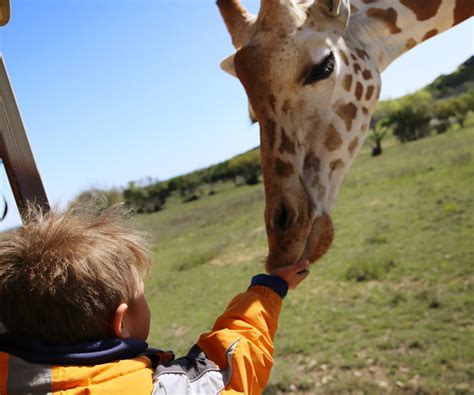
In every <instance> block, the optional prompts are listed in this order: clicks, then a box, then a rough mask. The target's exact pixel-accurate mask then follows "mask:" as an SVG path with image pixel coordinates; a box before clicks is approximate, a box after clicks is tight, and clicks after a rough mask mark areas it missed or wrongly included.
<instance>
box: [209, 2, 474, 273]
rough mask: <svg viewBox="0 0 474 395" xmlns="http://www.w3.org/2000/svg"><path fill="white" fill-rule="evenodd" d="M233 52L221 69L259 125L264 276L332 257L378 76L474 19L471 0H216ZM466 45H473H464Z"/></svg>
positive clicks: (374, 100) (376, 94) (375, 97)
mask: <svg viewBox="0 0 474 395" xmlns="http://www.w3.org/2000/svg"><path fill="white" fill-rule="evenodd" d="M217 5H218V7H219V10H220V13H221V15H222V17H223V19H224V22H225V24H226V26H227V29H228V31H229V33H230V35H231V38H232V43H233V45H234V47H235V48H236V52H235V53H234V54H233V55H231V56H230V57H229V58H227V59H225V60H224V61H223V62H222V64H221V67H222V68H223V69H224V70H225V71H227V72H229V73H230V74H232V75H234V76H236V77H237V78H238V79H239V80H240V82H241V83H242V85H243V86H244V89H245V91H246V93H247V96H248V99H249V108H250V114H251V117H252V118H253V119H254V120H255V121H258V123H259V126H260V143H261V144H260V155H261V166H262V174H263V181H264V188H265V214H264V217H265V226H266V231H267V240H268V256H267V259H266V268H267V270H272V269H274V268H277V267H281V266H285V265H288V264H290V263H292V262H295V261H298V260H302V259H309V260H310V261H312V262H314V261H316V260H317V259H319V258H320V257H321V256H322V255H324V254H325V253H326V251H327V250H328V248H329V247H330V245H331V243H332V240H333V233H334V231H333V225H332V221H331V213H332V210H333V209H334V206H335V201H336V197H337V194H338V191H339V189H340V186H341V183H342V180H343V178H344V175H345V174H346V173H347V171H348V169H349V167H350V165H351V163H352V161H353V159H354V158H355V156H356V155H357V153H358V151H359V150H360V148H361V145H362V143H363V142H364V140H365V138H366V136H367V132H368V127H369V122H370V119H371V116H372V114H373V112H374V110H375V107H376V104H377V101H378V99H379V95H380V89H381V77H380V74H381V73H382V72H383V71H384V70H385V69H386V68H387V66H388V65H389V64H390V63H391V62H392V61H393V60H395V59H396V58H398V57H399V56H401V55H402V54H403V53H405V52H407V51H408V50H410V49H412V48H413V47H415V46H416V45H418V44H419V43H421V42H423V41H425V40H427V39H429V38H431V37H433V36H435V35H437V34H439V33H441V32H443V31H445V30H447V29H449V28H450V27H452V26H454V25H457V24H458V23H461V22H462V21H464V20H466V19H468V18H469V17H471V16H473V15H474V1H473V0H430V1H425V0H351V1H349V0H261V4H260V10H259V13H258V15H257V16H254V15H252V14H250V13H249V12H248V11H247V10H246V9H245V8H244V7H243V6H242V5H241V4H240V1H239V0H217ZM466 44H467V42H466Z"/></svg>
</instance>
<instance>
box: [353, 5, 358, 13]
mask: <svg viewBox="0 0 474 395" xmlns="http://www.w3.org/2000/svg"><path fill="white" fill-rule="evenodd" d="M357 11H359V9H358V8H357V7H356V6H355V5H353V4H351V14H355V13H356V12H357Z"/></svg>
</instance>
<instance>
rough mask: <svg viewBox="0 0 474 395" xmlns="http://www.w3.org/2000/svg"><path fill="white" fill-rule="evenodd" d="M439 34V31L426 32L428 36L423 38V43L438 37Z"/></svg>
mask: <svg viewBox="0 0 474 395" xmlns="http://www.w3.org/2000/svg"><path fill="white" fill-rule="evenodd" d="M437 34H438V29H432V30H430V31H428V32H426V34H425V35H424V36H423V38H422V39H421V41H426V40H428V39H430V38H431V37H434V36H436V35H437Z"/></svg>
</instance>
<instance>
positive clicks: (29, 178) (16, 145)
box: [0, 0, 49, 218]
mask: <svg viewBox="0 0 474 395" xmlns="http://www.w3.org/2000/svg"><path fill="white" fill-rule="evenodd" d="M0 1H1V2H2V5H3V4H4V3H5V0H0ZM0 158H1V159H2V161H3V164H4V166H5V170H6V173H7V176H8V180H9V182H10V186H11V188H12V192H13V196H14V197H15V201H16V204H17V206H18V210H19V212H20V215H21V216H22V217H23V218H24V214H25V207H26V203H27V202H28V201H30V202H34V203H36V204H38V205H40V206H42V207H43V209H45V210H49V203H48V198H47V196H46V192H45V190H44V187H43V183H42V182H41V177H40V175H39V172H38V169H37V167H36V164H35V160H34V157H33V153H32V152H31V148H30V144H29V142H28V137H27V136H26V131H25V127H24V126H23V122H22V120H21V115H20V111H19V110H18V106H17V104H16V100H15V96H14V94H13V90H12V87H11V85H10V80H9V78H8V74H7V70H6V68H5V64H4V62H3V57H1V56H0Z"/></svg>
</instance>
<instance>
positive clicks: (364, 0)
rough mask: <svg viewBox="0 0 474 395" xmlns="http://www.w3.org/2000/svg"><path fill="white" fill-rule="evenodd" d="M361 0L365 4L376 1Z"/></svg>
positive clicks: (375, 0)
mask: <svg viewBox="0 0 474 395" xmlns="http://www.w3.org/2000/svg"><path fill="white" fill-rule="evenodd" d="M362 2H363V3H365V4H372V3H376V2H377V0H362Z"/></svg>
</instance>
